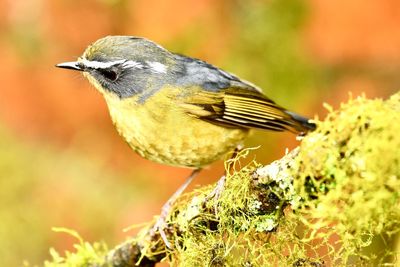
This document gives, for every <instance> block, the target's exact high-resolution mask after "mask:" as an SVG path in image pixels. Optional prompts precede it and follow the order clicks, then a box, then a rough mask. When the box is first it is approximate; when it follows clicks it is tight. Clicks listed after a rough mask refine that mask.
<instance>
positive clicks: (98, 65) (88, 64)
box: [80, 58, 126, 69]
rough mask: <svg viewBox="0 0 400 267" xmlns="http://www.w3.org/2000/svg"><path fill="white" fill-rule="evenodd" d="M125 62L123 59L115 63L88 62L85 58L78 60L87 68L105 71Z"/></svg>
mask: <svg viewBox="0 0 400 267" xmlns="http://www.w3.org/2000/svg"><path fill="white" fill-rule="evenodd" d="M125 61H126V60H125V59H119V60H115V61H110V62H101V61H90V60H87V59H86V58H83V59H81V60H80V62H82V63H83V65H85V66H86V67H88V68H91V69H107V68H110V67H112V66H114V65H116V64H121V63H124V62H125Z"/></svg>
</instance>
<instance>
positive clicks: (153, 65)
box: [80, 58, 167, 73]
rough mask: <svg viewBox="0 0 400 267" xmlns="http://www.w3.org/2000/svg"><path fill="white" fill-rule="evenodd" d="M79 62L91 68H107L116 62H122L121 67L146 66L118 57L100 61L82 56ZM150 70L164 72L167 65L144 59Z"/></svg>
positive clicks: (141, 67) (138, 67)
mask: <svg viewBox="0 0 400 267" xmlns="http://www.w3.org/2000/svg"><path fill="white" fill-rule="evenodd" d="M80 62H81V63H82V64H83V65H85V66H86V67H88V68H91V69H107V68H110V67H112V66H114V65H117V64H122V67H123V68H137V69H144V68H145V67H146V66H145V65H143V64H142V63H141V62H138V61H133V60H126V59H119V60H114V61H109V62H101V61H95V60H93V61H90V60H87V59H86V58H82V59H81V60H80ZM145 64H147V65H148V67H149V68H150V70H151V71H152V72H154V73H166V72H167V66H166V65H164V64H162V63H160V62H157V61H146V63H145Z"/></svg>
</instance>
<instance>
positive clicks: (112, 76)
mask: <svg viewBox="0 0 400 267" xmlns="http://www.w3.org/2000/svg"><path fill="white" fill-rule="evenodd" d="M99 72H100V73H101V75H103V76H104V77H105V78H106V79H108V80H110V81H115V80H117V78H118V73H117V72H116V71H115V70H113V69H99Z"/></svg>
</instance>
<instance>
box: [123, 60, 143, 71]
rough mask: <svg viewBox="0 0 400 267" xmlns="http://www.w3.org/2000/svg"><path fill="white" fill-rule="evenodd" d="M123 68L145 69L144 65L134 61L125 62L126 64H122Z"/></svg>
mask: <svg viewBox="0 0 400 267" xmlns="http://www.w3.org/2000/svg"><path fill="white" fill-rule="evenodd" d="M122 67H124V68H137V69H143V68H144V66H143V64H142V63H140V62H137V61H133V60H125V62H124V63H122Z"/></svg>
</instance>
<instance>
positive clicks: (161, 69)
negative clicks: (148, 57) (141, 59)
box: [146, 61, 167, 73]
mask: <svg viewBox="0 0 400 267" xmlns="http://www.w3.org/2000/svg"><path fill="white" fill-rule="evenodd" d="M146 63H147V65H149V67H150V69H151V70H152V71H153V72H156V73H166V72H167V66H165V65H164V64H162V63H160V62H156V61H146Z"/></svg>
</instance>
